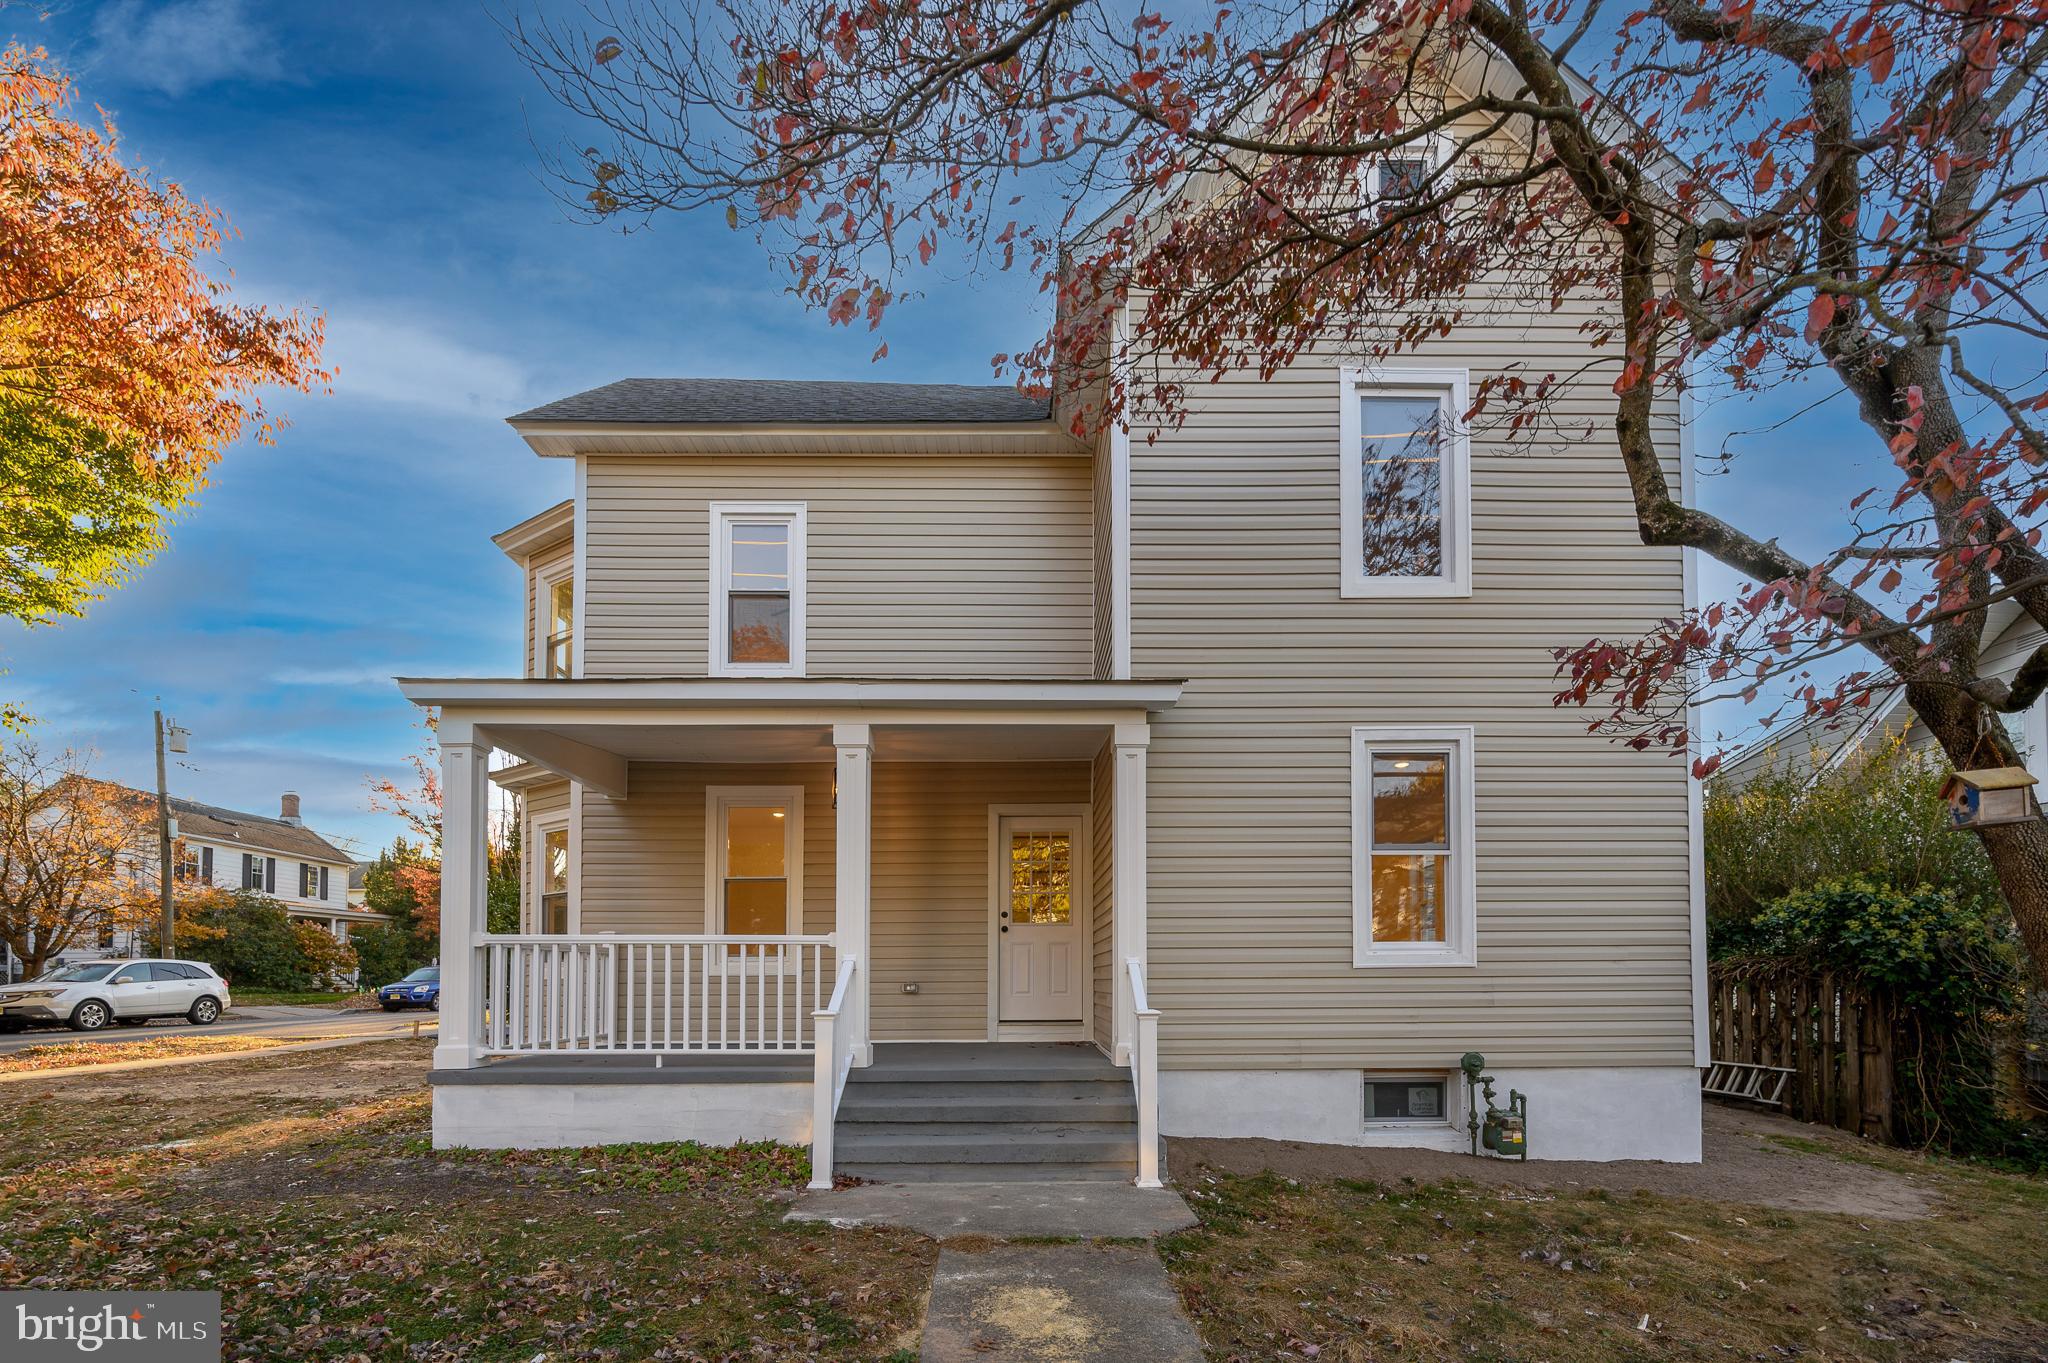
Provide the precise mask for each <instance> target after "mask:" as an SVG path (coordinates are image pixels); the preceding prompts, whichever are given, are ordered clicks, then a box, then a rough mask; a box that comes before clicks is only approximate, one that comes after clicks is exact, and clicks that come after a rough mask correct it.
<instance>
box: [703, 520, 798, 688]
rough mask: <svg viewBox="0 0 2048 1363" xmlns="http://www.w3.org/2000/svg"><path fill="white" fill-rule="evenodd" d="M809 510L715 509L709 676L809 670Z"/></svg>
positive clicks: (773, 674) (790, 673)
mask: <svg viewBox="0 0 2048 1363" xmlns="http://www.w3.org/2000/svg"><path fill="white" fill-rule="evenodd" d="M804 530H805V524H804V506H803V503H801V502H776V503H760V504H741V503H737V502H714V503H712V506H711V597H712V599H711V639H710V651H711V673H712V675H713V676H720V677H800V676H802V675H803V672H804Z"/></svg>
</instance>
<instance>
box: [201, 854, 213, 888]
mask: <svg viewBox="0 0 2048 1363" xmlns="http://www.w3.org/2000/svg"><path fill="white" fill-rule="evenodd" d="M199 878H200V879H201V880H203V881H205V882H206V883H207V884H209V885H211V884H212V883H213V849H212V848H211V847H202V848H200V849H199Z"/></svg>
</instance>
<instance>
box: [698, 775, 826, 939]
mask: <svg viewBox="0 0 2048 1363" xmlns="http://www.w3.org/2000/svg"><path fill="white" fill-rule="evenodd" d="M764 804H779V805H787V806H788V807H789V814H788V817H786V818H785V819H784V820H783V825H784V826H783V830H782V865H783V870H784V871H785V872H786V873H787V874H786V875H785V876H784V879H785V880H787V881H788V882H789V921H788V922H787V923H785V924H784V925H783V929H782V930H783V934H784V935H785V936H789V937H801V936H803V931H804V788H803V787H802V786H706V787H705V788H704V923H705V928H704V930H705V931H706V932H707V933H710V934H712V935H713V936H718V935H721V934H723V933H724V932H725V893H724V891H725V816H726V811H727V810H729V809H732V808H733V807H734V806H747V805H764ZM730 964H731V965H732V966H735V967H736V966H737V965H738V964H739V962H738V960H737V959H734V960H732V961H731V962H730ZM792 965H794V961H793V960H792Z"/></svg>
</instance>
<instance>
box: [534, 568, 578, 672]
mask: <svg viewBox="0 0 2048 1363" xmlns="http://www.w3.org/2000/svg"><path fill="white" fill-rule="evenodd" d="M544 590H545V591H546V593H547V631H548V632H547V637H546V638H545V639H544V640H543V641H542V642H541V676H543V677H549V678H554V677H568V676H573V675H574V662H575V657H576V579H575V577H574V576H572V575H570V574H567V573H565V574H563V575H562V576H561V577H558V578H556V579H555V580H554V581H552V582H548V583H545V584H544Z"/></svg>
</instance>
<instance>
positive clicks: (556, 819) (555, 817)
mask: <svg viewBox="0 0 2048 1363" xmlns="http://www.w3.org/2000/svg"><path fill="white" fill-rule="evenodd" d="M556 832H559V833H561V834H562V835H563V836H564V838H565V839H567V841H568V843H569V874H568V875H567V876H565V877H564V882H565V883H564V885H563V887H562V888H563V890H564V892H565V893H567V895H568V897H569V912H568V914H567V922H566V923H565V924H564V930H565V931H566V932H568V933H571V934H573V933H574V932H576V930H577V926H578V925H577V921H576V848H575V834H573V833H571V832H570V831H569V811H568V810H566V809H551V810H549V811H547V812H546V813H545V814H529V815H528V816H527V819H526V845H527V846H528V847H531V848H532V849H533V904H532V910H533V912H532V921H531V922H529V923H522V924H520V926H519V930H520V931H521V932H532V933H541V932H545V931H546V929H545V928H544V927H542V926H541V924H542V922H543V921H544V920H543V918H542V917H541V915H542V914H543V913H544V912H545V910H544V909H543V908H542V907H541V899H542V897H543V896H544V895H545V894H546V893H547V889H546V887H547V883H548V875H547V864H548V863H547V857H548V834H550V833H556Z"/></svg>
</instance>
